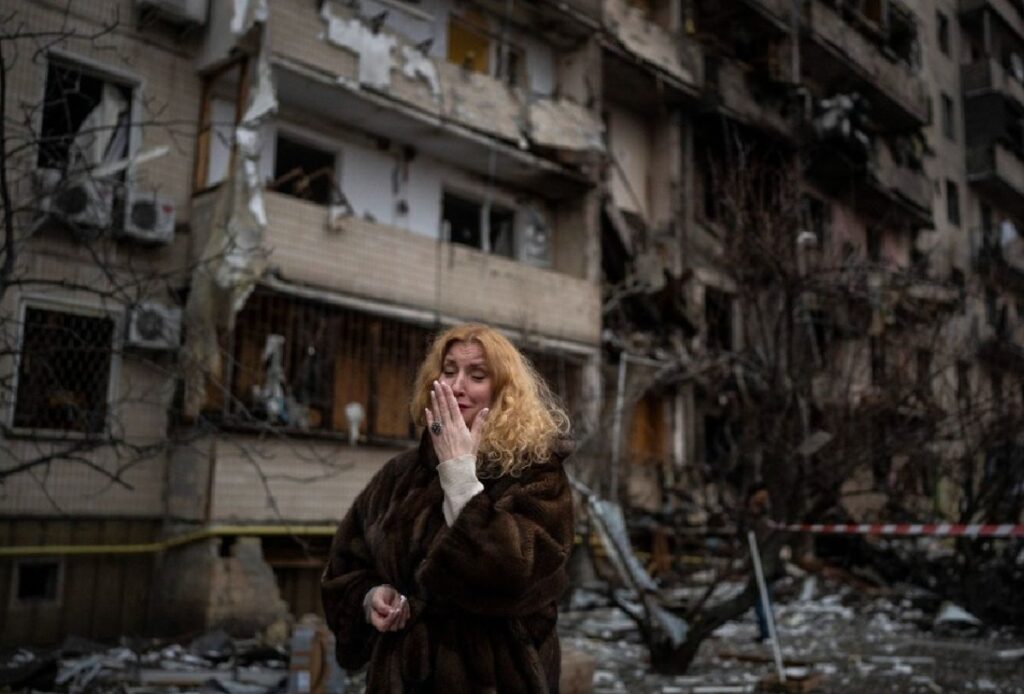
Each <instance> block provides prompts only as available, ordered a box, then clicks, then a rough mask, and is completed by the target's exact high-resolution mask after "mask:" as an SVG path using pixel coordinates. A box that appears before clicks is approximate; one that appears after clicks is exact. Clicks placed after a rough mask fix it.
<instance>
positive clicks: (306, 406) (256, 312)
mask: <svg viewBox="0 0 1024 694" xmlns="http://www.w3.org/2000/svg"><path fill="white" fill-rule="evenodd" d="M236 326H237V327H236V329H235V333H234V339H233V347H232V350H231V354H232V365H231V369H230V377H231V382H230V392H231V395H232V398H231V401H230V402H229V403H228V404H227V405H226V407H225V414H226V415H228V416H229V417H231V418H234V419H236V420H246V419H248V420H255V421H260V420H273V421H274V423H277V424H282V425H285V426H288V427H298V428H302V429H308V430H311V431H322V432H338V433H343V432H347V431H348V420H347V417H346V414H345V406H346V405H348V404H349V403H358V404H359V405H360V406H361V407H362V408H363V412H364V417H363V419H362V421H361V423H360V433H361V434H363V435H368V436H373V437H382V438H401V439H408V438H411V437H412V436H413V435H414V428H413V423H412V420H411V419H410V417H409V412H408V410H409V407H408V405H409V401H410V399H411V396H412V386H413V380H414V378H415V374H416V369H417V367H418V366H419V364H420V362H421V361H422V360H423V357H424V354H425V353H426V348H427V345H428V344H429V338H430V336H431V331H429V330H427V329H425V328H422V327H420V326H416V325H411V324H408V323H402V322H400V321H394V320H390V319H386V318H380V317H377V316H372V315H369V314H365V313H360V312H358V311H352V310H348V309H344V308H340V307H336V306H330V305H327V304H320V303H317V302H313V301H307V300H302V299H295V298H292V297H287V296H282V295H277V294H271V293H266V292H257V293H256V294H254V295H253V296H252V297H250V298H249V301H248V302H247V303H246V305H245V308H243V309H242V311H241V312H240V313H239V315H238V319H237V323H236ZM272 336H278V337H276V338H273V337H272ZM275 342H276V343H277V344H278V345H279V347H277V349H279V351H280V353H279V355H277V356H276V357H275V356H274V355H273V354H272V353H273V351H274V344H275ZM268 346H269V349H268ZM275 359H279V363H280V366H281V369H280V371H281V375H280V377H279V378H277V382H276V383H273V382H272V381H274V380H275V376H274V373H273V370H274V360H275ZM275 392H276V393H278V394H279V395H280V397H281V399H282V401H283V403H282V405H281V406H280V407H277V406H275V405H274V404H273V403H272V399H273V398H274V397H275V395H274V393H275Z"/></svg>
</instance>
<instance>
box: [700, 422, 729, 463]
mask: <svg viewBox="0 0 1024 694" xmlns="http://www.w3.org/2000/svg"><path fill="white" fill-rule="evenodd" d="M728 457H729V436H728V432H727V426H726V419H725V417H724V416H721V415H716V414H706V415H704V462H705V463H707V464H709V465H717V464H721V463H726V462H728Z"/></svg>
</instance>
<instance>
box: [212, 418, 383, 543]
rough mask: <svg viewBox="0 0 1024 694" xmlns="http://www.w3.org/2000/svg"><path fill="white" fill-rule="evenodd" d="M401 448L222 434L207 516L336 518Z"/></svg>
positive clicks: (249, 519)
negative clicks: (272, 439)
mask: <svg viewBox="0 0 1024 694" xmlns="http://www.w3.org/2000/svg"><path fill="white" fill-rule="evenodd" d="M400 450H401V449H398V448H383V447H380V448H376V447H366V446H360V447H355V448H353V447H350V446H349V445H348V444H346V443H342V442H341V441H334V442H327V441H303V440H296V441H267V440H261V439H259V438H258V437H255V436H246V435H242V434H235V435H227V434H225V435H222V436H220V437H219V438H218V440H217V441H216V444H215V448H214V453H213V456H214V461H215V462H214V464H213V470H214V472H213V484H212V487H211V488H212V490H213V497H212V502H211V520H212V521H214V522H218V523H230V522H235V521H244V522H250V523H251V522H261V521H262V522H269V523H277V522H280V521H292V522H310V523H312V522H331V523H334V522H338V521H340V520H341V518H342V516H344V515H345V512H347V511H348V508H349V506H350V505H351V503H352V501H353V500H355V498H356V496H357V495H358V494H359V492H360V491H362V489H363V487H365V486H366V484H367V482H369V481H370V478H371V477H373V475H374V474H375V473H376V472H377V471H378V470H379V469H380V468H381V467H383V465H384V463H386V462H387V461H388V460H390V459H391V458H392V457H394V456H395V454H397V453H398V452H399V451H400ZM263 478H266V483H264V481H263ZM268 487H269V489H268ZM268 491H269V492H270V494H272V495H273V500H274V504H273V505H271V504H270V503H269V496H268Z"/></svg>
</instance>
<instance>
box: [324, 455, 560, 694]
mask: <svg viewBox="0 0 1024 694" xmlns="http://www.w3.org/2000/svg"><path fill="white" fill-rule="evenodd" d="M570 450H571V445H569V444H564V445H561V446H559V447H558V450H556V451H555V453H554V455H553V456H552V459H551V461H550V462H548V463H543V464H538V465H534V466H532V467H530V468H528V469H527V470H526V471H524V472H523V473H522V474H521V475H520V476H518V477H514V478H513V477H507V476H503V477H500V478H497V479H483V480H481V482H483V485H484V491H483V492H481V493H480V494H477V495H476V496H474V497H473V498H472V499H470V500H469V502H468V503H467V504H466V506H465V507H464V508H463V509H462V512H461V513H460V514H459V516H458V518H457V519H456V520H455V523H454V525H452V526H451V527H448V526H447V525H446V524H445V520H444V516H443V515H442V510H441V502H442V500H443V498H444V493H443V491H442V489H441V484H440V482H439V479H438V475H437V472H436V469H435V468H436V467H437V464H438V460H437V455H436V454H435V453H434V449H433V446H432V444H431V442H430V440H429V437H428V436H424V437H423V440H422V441H421V443H420V446H419V448H418V449H412V450H409V451H406V452H405V453H402V454H400V455H398V456H396V457H395V458H393V459H392V460H391V461H390V462H388V463H387V465H385V466H384V467H383V468H382V469H381V470H380V472H378V473H377V475H376V476H375V477H374V478H373V480H371V481H370V483H369V484H368V485H367V487H366V489H364V490H363V492H362V493H361V494H360V495H359V497H358V498H357V499H356V501H355V503H354V504H353V506H352V508H351V509H350V510H349V512H348V514H347V515H346V516H345V519H344V520H343V521H342V522H341V525H340V526H339V528H338V532H337V533H336V534H335V536H334V541H333V543H332V545H331V551H330V556H329V561H328V565H327V568H326V570H325V571H324V576H323V582H322V587H321V588H322V595H323V603H324V612H325V614H326V616H327V622H328V624H329V625H330V627H331V629H332V630H333V631H334V632H335V634H336V636H337V656H338V662H339V663H341V665H342V666H343V667H345V668H347V669H355V668H359V667H361V666H363V665H364V664H366V663H367V662H369V665H370V667H369V671H368V673H367V687H366V691H367V692H370V693H371V694H372V693H376V692H403V691H404V692H444V693H445V694H462V693H463V692H466V693H469V692H523V693H526V692H557V691H558V675H559V662H560V652H559V646H558V636H557V634H556V632H555V622H556V619H557V616H558V613H557V605H556V601H557V600H558V598H559V597H560V596H561V594H562V593H563V591H564V590H565V588H566V586H567V583H568V576H567V573H566V568H565V565H566V559H567V558H568V556H569V551H570V549H571V547H572V541H573V511H572V495H571V492H570V488H569V483H568V480H567V478H566V475H565V471H564V470H563V469H562V462H563V460H564V459H565V457H566V455H568V453H569V452H570ZM382 583H388V584H391V585H393V586H394V587H395V588H397V589H398V590H399V591H400V592H401V593H403V594H404V595H406V596H407V597H408V599H409V606H410V608H411V615H410V619H409V621H408V623H407V624H406V627H405V628H404V629H403V630H401V631H398V632H390V633H380V632H378V631H377V630H376V629H374V628H373V627H372V626H371V625H370V624H368V623H367V622H366V618H365V615H364V613H363V597H364V596H365V595H366V592H367V591H368V590H369V589H370V588H372V587H373V586H376V585H379V584H382Z"/></svg>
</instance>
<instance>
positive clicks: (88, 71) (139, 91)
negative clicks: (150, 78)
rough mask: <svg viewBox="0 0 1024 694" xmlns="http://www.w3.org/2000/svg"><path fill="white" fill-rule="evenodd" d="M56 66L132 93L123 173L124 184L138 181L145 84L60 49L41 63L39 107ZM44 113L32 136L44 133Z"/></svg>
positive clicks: (50, 52)
mask: <svg viewBox="0 0 1024 694" xmlns="http://www.w3.org/2000/svg"><path fill="white" fill-rule="evenodd" d="M53 64H57V65H59V66H61V67H65V68H70V69H74V70H78V71H79V72H81V73H82V74H83V75H88V76H89V77H93V78H95V79H99V80H102V81H104V82H111V83H114V84H117V85H119V86H122V87H126V88H128V89H129V90H130V91H131V96H130V99H129V107H128V118H129V125H128V155H127V156H128V160H129V164H128V166H127V167H126V168H125V169H124V180H125V183H130V182H131V181H133V180H135V176H136V171H137V168H138V165H137V164H136V163H135V162H134V157H135V155H136V154H138V152H139V147H140V146H141V144H142V127H143V126H142V104H143V103H144V98H143V93H144V90H145V81H144V80H143V79H142V78H141V77H140V76H139V75H138V74H136V73H134V72H130V71H128V70H123V69H120V68H118V67H114V66H111V65H109V64H107V63H104V62H101V61H98V60H94V59H91V58H87V57H85V56H82V55H79V54H77V53H73V52H70V51H65V50H61V49H56V48H54V49H50V50H48V51H47V52H46V59H45V60H44V61H42V70H43V78H42V79H41V80H40V85H39V91H38V92H37V94H38V98H37V101H36V103H39V104H42V103H45V100H46V85H47V79H46V76H47V73H48V72H49V69H50V66H51V65H53ZM43 111H44V109H39V112H38V113H37V114H36V115H35V119H34V122H33V124H32V127H33V136H35V137H39V136H40V135H41V134H42V129H43ZM33 161H34V162H38V161H39V144H38V143H37V144H36V146H35V154H34V160H33Z"/></svg>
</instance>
